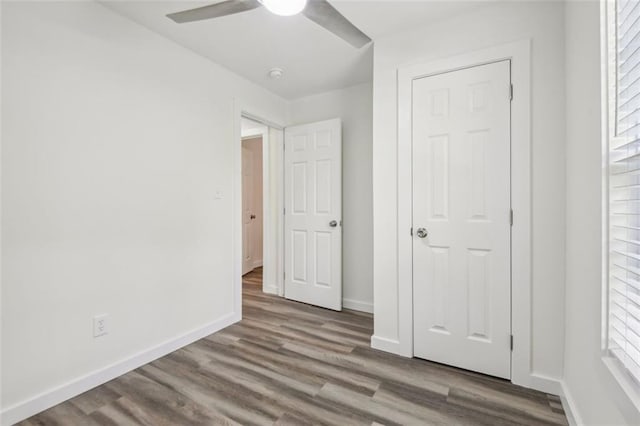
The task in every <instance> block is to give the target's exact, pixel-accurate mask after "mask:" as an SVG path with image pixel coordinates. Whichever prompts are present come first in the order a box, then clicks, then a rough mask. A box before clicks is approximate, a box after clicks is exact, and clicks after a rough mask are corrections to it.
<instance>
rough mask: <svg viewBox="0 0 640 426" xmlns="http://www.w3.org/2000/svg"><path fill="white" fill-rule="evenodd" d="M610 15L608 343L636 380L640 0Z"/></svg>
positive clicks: (620, 4)
mask: <svg viewBox="0 0 640 426" xmlns="http://www.w3.org/2000/svg"><path fill="white" fill-rule="evenodd" d="M614 17H615V22H614V23H612V24H613V25H612V27H613V29H614V30H615V31H614V34H611V37H610V38H611V40H610V42H611V43H610V49H611V50H612V51H613V52H612V53H613V55H611V56H612V58H611V59H613V60H615V66H612V67H610V74H613V75H611V76H610V77H612V78H610V79H609V80H610V84H612V85H614V86H615V87H611V93H613V94H615V99H614V100H613V102H612V103H613V107H614V108H613V110H614V111H613V116H610V119H611V124H612V126H611V127H612V128H611V132H610V138H609V148H610V149H609V285H608V291H609V295H608V296H609V321H608V348H609V352H610V353H611V354H612V355H613V356H614V357H616V358H618V360H620V362H621V363H622V365H624V367H625V368H626V369H627V370H628V371H629V373H630V374H631V375H632V376H633V377H634V378H635V379H636V380H639V381H640V1H638V0H618V1H616V3H615V16H614ZM612 68H613V69H612ZM611 71H613V72H611Z"/></svg>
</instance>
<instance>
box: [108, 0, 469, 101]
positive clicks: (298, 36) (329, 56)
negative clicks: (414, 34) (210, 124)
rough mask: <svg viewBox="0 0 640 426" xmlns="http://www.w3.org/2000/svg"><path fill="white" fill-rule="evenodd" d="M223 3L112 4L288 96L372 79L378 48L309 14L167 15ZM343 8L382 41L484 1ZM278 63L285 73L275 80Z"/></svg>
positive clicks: (358, 0)
mask: <svg viewBox="0 0 640 426" xmlns="http://www.w3.org/2000/svg"><path fill="white" fill-rule="evenodd" d="M216 2H217V1H216V0H211V1H205V2H193V1H104V2H103V4H104V5H105V6H106V7H108V8H110V9H112V10H114V11H116V12H117V13H119V14H121V15H123V16H125V17H128V18H130V19H132V20H133V21H135V22H138V23H139V24H141V25H143V26H145V27H147V28H149V29H150V30H152V31H155V32H157V33H159V34H161V35H163V36H165V37H167V38H169V39H171V40H174V41H175V42H177V43H178V44H180V45H182V46H184V47H186V48H188V49H191V50H192V51H194V52H196V53H198V54H200V55H202V56H204V57H207V58H209V59H211V60H213V61H215V62H216V63H218V64H220V65H222V66H224V67H226V68H228V69H230V70H231V71H233V72H235V73H237V74H239V75H241V76H243V77H245V78H247V79H248V80H250V81H253V82H254V83H256V84H258V85H260V86H263V87H265V88H266V89H268V90H270V91H272V92H273V93H276V94H278V95H280V96H282V97H283V98H286V99H297V98H300V97H304V96H307V95H311V94H314V93H321V92H325V91H329V90H335V89H340V88H344V87H349V86H353V85H356V84H358V83H364V82H368V81H371V79H372V59H373V49H372V46H371V45H369V46H365V47H363V48H362V49H359V50H358V49H355V48H353V47H352V46H351V45H349V44H347V43H346V42H344V41H342V40H341V39H339V38H338V37H336V36H334V35H333V34H331V33H330V32H328V31H326V30H325V29H323V28H321V27H320V26H318V25H317V24H315V23H313V22H311V21H310V20H308V19H307V18H305V17H304V16H302V15H297V16H292V17H280V16H276V15H273V14H271V13H270V12H268V11H267V10H266V9H264V8H258V9H255V10H252V11H249V12H244V13H239V14H236V15H231V16H225V17H222V18H216V19H212V20H206V21H199V22H193V23H186V24H176V23H175V22H173V21H171V20H170V19H168V18H167V17H166V16H165V15H166V14H168V13H172V12H177V11H180V10H186V9H191V8H195V7H199V6H203V5H206V4H212V3H216ZM331 3H332V4H333V5H334V6H335V7H336V8H337V9H338V10H340V12H341V13H343V14H344V15H345V16H346V17H347V18H348V19H349V20H351V22H353V23H354V24H355V25H357V26H358V27H359V28H360V29H361V30H363V31H364V32H365V33H367V34H368V35H369V36H370V37H371V38H373V39H374V40H375V39H376V38H377V37H380V36H383V35H388V34H390V33H393V32H397V31H401V30H404V29H408V28H411V27H415V26H419V25H428V24H429V23H430V22H435V21H438V20H441V19H445V18H447V17H450V16H453V15H455V14H458V13H462V12H464V11H466V10H468V9H470V8H471V7H474V6H476V5H478V4H479V3H480V2H479V1H452V0H446V1H433V0H414V1H398V0H395V1H393V0H389V1H387V0H382V1H381V0H378V1H375V0H335V1H332V2H331ZM273 67H279V68H282V69H284V72H285V74H284V77H283V78H282V79H280V80H271V79H269V77H268V76H267V73H268V71H269V70H270V69H271V68H273Z"/></svg>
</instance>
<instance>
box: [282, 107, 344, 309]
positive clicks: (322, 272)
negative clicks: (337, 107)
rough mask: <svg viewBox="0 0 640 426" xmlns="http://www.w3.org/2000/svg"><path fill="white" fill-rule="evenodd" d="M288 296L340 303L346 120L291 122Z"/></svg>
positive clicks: (333, 304) (288, 132)
mask: <svg viewBox="0 0 640 426" xmlns="http://www.w3.org/2000/svg"><path fill="white" fill-rule="evenodd" d="M284 168H285V173H284V176H285V177H284V179H285V185H284V199H285V219H284V223H285V226H284V228H285V257H284V259H285V268H286V269H285V270H286V274H285V286H284V287H285V297H286V298H287V299H292V300H297V301H300V302H304V303H309V304H312V305H317V306H322V307H324V308H329V309H334V310H338V311H339V310H341V309H342V226H339V225H338V224H340V225H341V223H342V124H341V121H340V119H333V120H327V121H321V122H317V123H310V124H303V125H300V126H293V127H287V128H286V129H285V160H284Z"/></svg>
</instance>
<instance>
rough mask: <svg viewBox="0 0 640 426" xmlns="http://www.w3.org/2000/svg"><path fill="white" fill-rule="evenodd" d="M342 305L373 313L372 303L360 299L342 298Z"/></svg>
mask: <svg viewBox="0 0 640 426" xmlns="http://www.w3.org/2000/svg"><path fill="white" fill-rule="evenodd" d="M342 307H343V308H346V309H353V310H354V311H360V312H367V313H369V314H372V313H373V303H370V302H362V301H360V300H353V299H342Z"/></svg>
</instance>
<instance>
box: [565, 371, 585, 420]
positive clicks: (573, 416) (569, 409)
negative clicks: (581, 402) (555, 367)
mask: <svg viewBox="0 0 640 426" xmlns="http://www.w3.org/2000/svg"><path fill="white" fill-rule="evenodd" d="M560 387H561V392H560V400H561V401H562V408H564V413H565V414H566V415H567V421H568V422H569V425H571V426H579V425H583V424H584V422H583V421H582V417H580V413H579V412H578V407H577V405H576V402H575V400H574V399H573V396H572V395H571V392H570V391H569V387H568V386H567V383H566V382H565V381H564V380H561V381H560Z"/></svg>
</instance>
